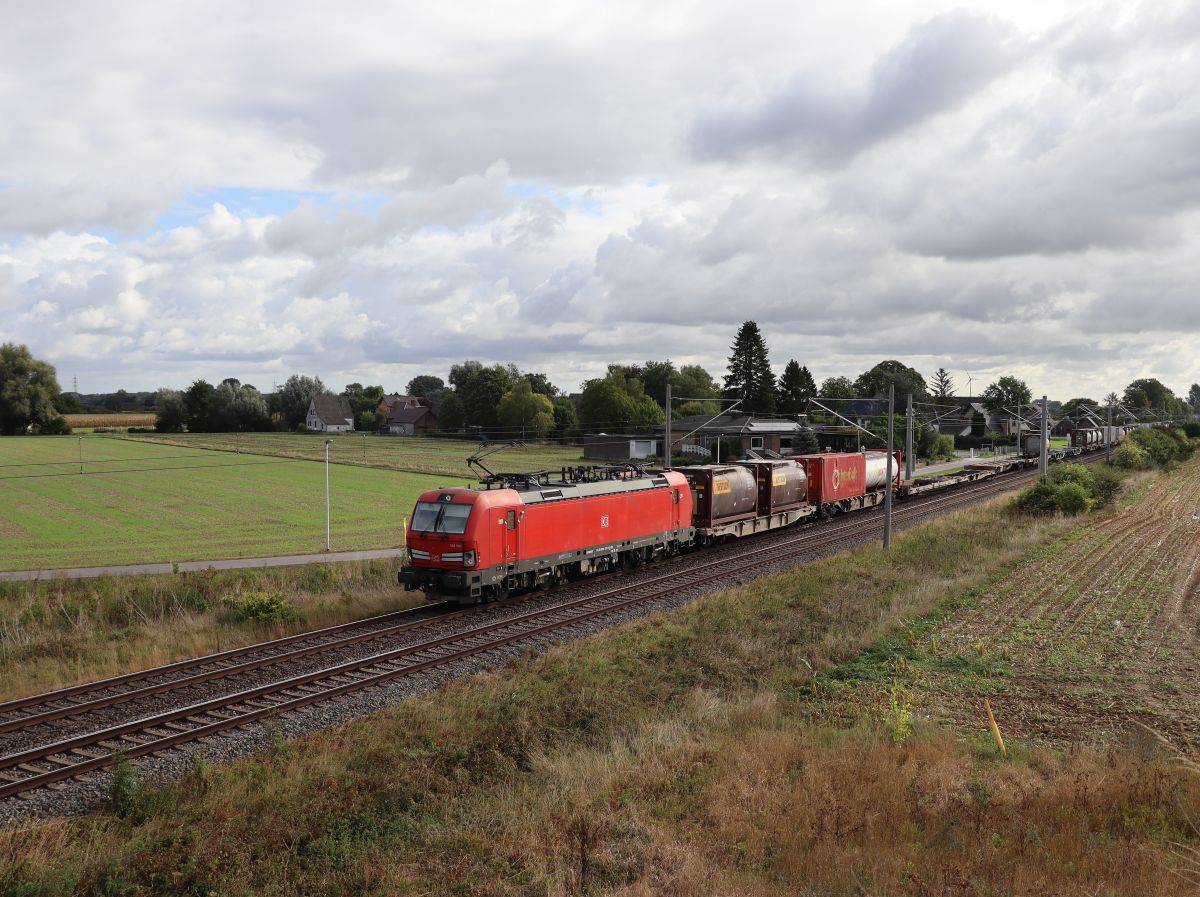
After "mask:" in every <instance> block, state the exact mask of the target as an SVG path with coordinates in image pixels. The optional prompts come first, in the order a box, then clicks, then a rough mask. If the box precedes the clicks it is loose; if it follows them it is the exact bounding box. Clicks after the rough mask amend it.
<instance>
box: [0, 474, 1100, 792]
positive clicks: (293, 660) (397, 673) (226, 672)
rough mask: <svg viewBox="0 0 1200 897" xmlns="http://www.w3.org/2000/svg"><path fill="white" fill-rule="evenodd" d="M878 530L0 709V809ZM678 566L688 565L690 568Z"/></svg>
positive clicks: (164, 671) (413, 618)
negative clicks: (155, 705)
mask: <svg viewBox="0 0 1200 897" xmlns="http://www.w3.org/2000/svg"><path fill="white" fill-rule="evenodd" d="M1088 460H1098V459H1088ZM1035 477H1036V473H1035V472H1031V471H1018V472H1013V473H1009V474H1004V475H1001V476H998V477H996V478H994V479H989V480H984V481H981V482H979V483H973V484H968V485H966V486H962V487H959V488H958V489H956V490H954V491H952V492H947V493H944V494H936V493H935V494H932V495H929V496H923V497H921V498H918V499H915V500H910V501H908V502H905V503H901V504H898V505H897V506H896V508H895V509H894V513H893V516H894V523H895V525H896V526H897V527H898V528H907V527H911V526H914V525H916V524H917V523H920V522H923V521H924V520H927V519H929V518H931V517H935V516H940V515H941V514H944V513H948V512H950V511H953V510H958V509H960V508H963V507H968V506H970V505H973V504H976V503H978V502H980V501H981V500H985V499H986V498H989V497H992V496H994V495H999V494H1002V493H1003V492H1007V491H1010V490H1012V489H1014V488H1017V487H1019V486H1021V485H1023V484H1024V483H1026V482H1028V481H1032V480H1033V479H1034V478H1035ZM881 518H882V510H881V509H873V510H871V511H866V512H859V513H856V514H853V515H848V516H847V517H846V518H841V519H837V520H834V521H831V522H828V523H826V524H824V525H822V526H819V527H813V526H804V527H801V528H800V529H798V530H796V531H795V532H794V533H791V534H789V535H788V537H786V538H783V539H776V540H773V541H771V542H770V543H769V544H763V545H756V546H755V547H750V548H747V549H746V550H742V551H737V552H734V553H731V554H726V555H724V556H722V557H719V558H715V559H709V560H701V562H700V563H698V564H692V563H689V564H688V565H687V566H680V565H679V564H676V563H670V564H666V565H663V566H664V567H665V568H666V570H665V572H663V573H661V574H659V575H656V576H653V577H651V578H649V579H644V578H643V579H639V580H638V581H636V582H633V583H628V584H624V585H617V586H614V587H612V588H607V589H604V590H602V591H599V592H597V593H593V594H589V595H584V596H582V597H577V598H569V599H567V600H565V601H562V602H559V603H557V604H553V605H550V606H546V607H539V608H537V609H535V610H530V611H525V612H522V603H521V602H516V603H509V604H507V605H484V606H483V607H482V608H476V607H472V608H467V609H459V610H450V611H448V610H447V609H446V608H445V607H444V606H437V605H430V606H428V607H424V608H417V609H414V610H412V611H400V612H396V613H394V614H384V615H381V616H378V617H374V618H371V619H369V620H366V621H360V622H357V623H346V624H341V625H339V626H332V627H327V628H325V629H322V630H317V631H314V632H309V633H300V634H297V635H292V636H287V637H285V638H282V639H276V640H273V641H269V642H263V643H259V644H256V645H249V646H245V647H242V648H235V649H231V650H229V651H224V652H220V653H219V654H213V655H206V656H204V657H198V658H193V659H189V660H184V661H179V662H177V663H173V664H167V665H165V666H162V667H156V668H153V669H150V670H144V671H139V672H135V673H128V674H124V675H122V676H116V677H113V678H110V679H106V680H102V681H99V682H94V683H86V684H81V685H76V686H71V687H68V688H64V689H59V690H56V691H53V692H47V693H45V694H42V695H33V696H29V697H25V698H19V699H16V700H13V701H8V702H4V703H0V734H4V733H18V734H26V735H28V734H30V733H36V732H40V733H41V734H38V735H37V736H36V737H35V738H34V740H33V742H32V743H30V744H28V745H27V746H25V747H23V748H21V749H19V750H16V751H13V752H12V753H9V754H8V755H7V756H4V757H0V799H2V798H7V797H12V796H15V795H21V794H25V793H28V792H30V791H33V790H35V789H39V788H42V787H45V786H47V785H54V784H56V783H60V782H63V781H65V780H68V779H71V778H75V777H77V776H84V775H86V774H87V773H90V772H93V771H96V770H99V769H102V768H104V767H106V766H109V765H112V764H113V763H115V762H116V761H117V759H118V757H121V756H124V757H127V758H130V759H134V758H138V757H144V756H147V755H151V754H157V753H159V752H162V751H165V750H168V749H170V748H172V747H175V746H177V745H181V744H184V743H186V742H190V741H195V740H198V739H202V738H206V737H209V736H212V735H216V734H220V733H223V732H228V731H230V730H232V729H237V728H241V727H243V726H247V725H249V724H251V723H254V722H257V721H260V720H263V719H265V718H268V717H271V716H275V715H278V714H284V713H288V712H291V711H295V710H299V709H301V708H303V707H306V706H309V705H311V704H315V703H318V702H322V701H329V700H332V699H334V698H337V697H339V696H342V695H345V694H349V693H351V692H354V691H359V690H362V689H366V688H371V687H374V686H377V685H383V684H385V683H388V682H390V681H392V680H395V679H399V678H402V677H406V676H414V675H416V674H419V673H422V672H425V671H428V670H431V669H434V668H436V667H442V666H447V665H449V664H452V663H454V662H455V661H459V660H463V659H465V658H469V657H474V656H478V655H481V654H486V653H488V652H493V651H496V650H499V649H501V648H505V647H508V646H510V645H513V644H515V643H518V642H522V641H526V640H529V639H534V638H537V637H539V636H544V635H547V634H550V633H553V632H558V631H562V630H569V629H571V628H572V627H576V626H580V625H581V624H584V623H588V622H590V621H593V620H596V619H597V618H600V617H605V616H610V615H615V614H618V613H621V612H623V611H628V610H630V609H633V608H636V607H638V606H642V605H647V604H651V603H653V602H655V601H658V600H661V599H663V598H666V597H668V596H671V595H673V594H676V593H680V592H686V591H688V590H690V589H695V588H697V587H699V586H702V585H705V584H708V583H711V582H714V581H720V580H724V579H731V578H736V577H739V576H742V575H746V574H753V573H755V572H761V571H762V570H763V569H764V568H771V567H775V566H778V565H780V564H782V563H797V562H800V561H803V560H807V559H811V558H814V557H817V556H821V555H824V554H829V553H833V552H834V551H836V550H838V549H840V548H843V547H846V546H847V543H851V544H857V543H858V542H861V541H864V540H865V539H867V538H869V537H873V536H874V535H875V534H876V533H877V532H878V530H879V528H880V525H881V522H882V520H881ZM688 557H689V560H694V559H695V556H688ZM487 609H491V610H499V611H501V612H506V611H509V610H511V611H513V614H512V615H510V616H507V617H504V618H502V619H499V620H490V621H487V622H482V623H480V624H478V625H474V626H467V627H466V628H464V629H463V630H461V631H459V632H454V633H450V634H445V635H439V636H437V637H435V638H430V639H425V640H424V641H418V642H416V643H413V644H408V645H404V646H402V647H395V648H390V649H388V650H384V651H379V652H376V653H373V654H369V655H367V656H365V657H358V658H354V659H350V660H343V661H340V662H337V663H333V664H330V665H328V666H324V667H321V668H319V669H310V670H305V671H302V672H295V671H294V670H293V671H291V674H290V675H282V676H280V677H279V678H275V679H272V681H270V682H266V683H260V684H257V685H253V686H251V687H248V688H246V687H242V688H236V690H231V691H229V692H227V693H225V694H220V695H216V696H213V697H208V698H205V699H202V700H199V701H194V702H193V703H188V704H185V705H183V706H173V707H169V708H167V709H165V710H161V711H157V712H153V713H148V714H146V715H144V716H141V717H138V718H135V719H129V720H124V721H120V722H117V723H115V724H112V725H107V726H101V727H98V728H90V729H89V728H87V725H88V723H87V718H88V716H89V715H91V714H94V713H96V712H97V711H100V710H105V709H108V708H111V707H114V706H117V705H121V704H129V705H132V706H136V704H137V703H138V702H144V701H146V700H148V699H151V698H154V697H157V696H160V695H165V694H169V693H170V692H172V691H180V690H183V689H188V688H193V687H196V686H201V685H207V684H209V683H212V682H215V681H217V680H226V684H229V685H233V686H237V684H238V681H239V679H244V678H246V677H247V676H249V675H251V674H254V673H259V672H261V671H262V670H264V669H267V668H270V667H279V668H280V672H288V671H287V670H286V667H287V665H295V664H297V662H298V661H300V660H301V659H311V658H314V657H319V656H320V655H321V654H327V653H332V652H336V651H339V650H344V649H346V648H349V647H353V646H358V645H364V644H369V643H370V642H372V641H379V640H382V639H387V638H394V637H396V636H399V635H403V634H404V633H410V632H412V631H414V630H419V629H421V628H424V627H428V626H430V625H431V624H434V623H445V622H447V621H453V620H460V619H464V618H467V617H470V616H472V615H476V614H479V613H480V611H481V610H487ZM243 684H244V683H243ZM92 724H93V725H94V721H93V723H92ZM64 725H65V726H67V727H68V728H72V727H73V728H74V731H72V732H68V733H64V732H63V729H62V727H63V726H64Z"/></svg>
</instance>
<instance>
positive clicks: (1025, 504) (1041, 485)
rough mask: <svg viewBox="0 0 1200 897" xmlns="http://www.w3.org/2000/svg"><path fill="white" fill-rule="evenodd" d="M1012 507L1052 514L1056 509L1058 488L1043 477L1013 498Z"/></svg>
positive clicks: (1034, 512) (1032, 512) (1029, 511)
mask: <svg viewBox="0 0 1200 897" xmlns="http://www.w3.org/2000/svg"><path fill="white" fill-rule="evenodd" d="M1013 507H1014V508H1016V509H1017V510H1018V511H1025V512H1026V513H1029V514H1053V513H1054V512H1055V511H1057V510H1058V490H1057V489H1055V487H1054V485H1053V484H1052V483H1050V482H1049V481H1048V480H1047V479H1046V478H1045V477H1043V478H1041V479H1040V480H1038V481H1037V482H1036V483H1034V484H1033V485H1032V486H1030V487H1029V488H1028V489H1024V490H1022V491H1021V492H1020V494H1018V495H1017V497H1016V498H1015V499H1013Z"/></svg>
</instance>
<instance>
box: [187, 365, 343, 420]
mask: <svg viewBox="0 0 1200 897" xmlns="http://www.w3.org/2000/svg"><path fill="white" fill-rule="evenodd" d="M198 382H202V381H198ZM326 395H331V392H330V390H328V389H326V388H325V384H324V383H322V382H321V378H320V377H308V376H305V375H304V374H292V375H291V376H290V377H288V378H287V380H285V381H284V383H283V386H282V387H281V388H280V390H279V393H278V399H277V401H278V405H279V413H280V414H281V415H282V416H283V421H284V423H285V424H286V425H287V428H288V429H289V430H291V429H295V427H296V425H297V424H299V423H303V421H304V419H305V418H306V417H307V416H308V406H309V405H310V404H311V403H312V400H313V399H315V398H316V397H317V396H326ZM188 428H189V429H190V428H191V421H190V420H189V422H188Z"/></svg>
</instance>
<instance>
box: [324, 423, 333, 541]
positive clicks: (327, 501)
mask: <svg viewBox="0 0 1200 897" xmlns="http://www.w3.org/2000/svg"><path fill="white" fill-rule="evenodd" d="M329 443H330V440H328V439H326V440H325V550H326V551H332V550H333V545H332V543H331V540H330V533H329Z"/></svg>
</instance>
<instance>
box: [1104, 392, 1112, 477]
mask: <svg viewBox="0 0 1200 897" xmlns="http://www.w3.org/2000/svg"><path fill="white" fill-rule="evenodd" d="M1104 463H1105V464H1109V465H1111V464H1112V405H1109V406H1108V426H1107V427H1106V428H1105V430H1104Z"/></svg>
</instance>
